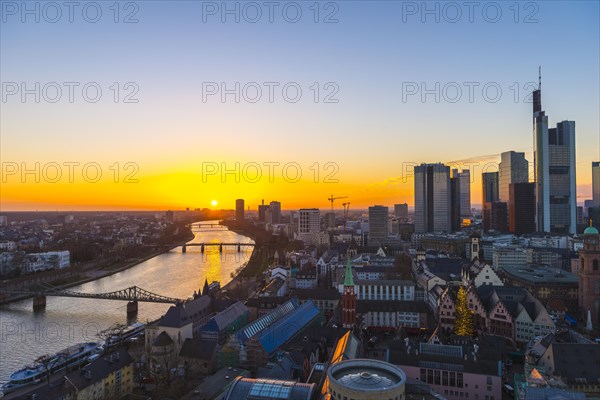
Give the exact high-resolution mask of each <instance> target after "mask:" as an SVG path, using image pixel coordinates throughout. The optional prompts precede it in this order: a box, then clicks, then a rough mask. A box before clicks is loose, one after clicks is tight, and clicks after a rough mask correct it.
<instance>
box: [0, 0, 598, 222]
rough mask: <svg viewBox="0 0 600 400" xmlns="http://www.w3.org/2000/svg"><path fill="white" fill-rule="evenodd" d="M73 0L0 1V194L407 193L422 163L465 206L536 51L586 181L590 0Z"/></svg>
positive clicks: (67, 203)
mask: <svg viewBox="0 0 600 400" xmlns="http://www.w3.org/2000/svg"><path fill="white" fill-rule="evenodd" d="M72 4H73V6H72V8H69V7H68V6H65V5H64V3H63V2H26V3H23V2H13V1H4V0H2V1H0V5H1V12H2V16H1V18H2V20H1V25H0V78H1V81H2V99H1V102H0V107H1V110H0V111H1V119H0V159H1V164H2V171H1V172H2V176H1V190H0V209H1V210H2V211H10V210H95V209H106V210H127V209H181V208H185V207H190V208H204V207H211V206H212V205H211V202H212V201H216V202H217V208H221V207H223V208H233V207H234V205H235V203H234V201H235V199H237V198H244V199H245V200H246V205H247V206H249V207H250V208H251V209H256V207H257V205H258V204H260V202H261V200H262V199H264V200H265V202H267V203H268V202H270V201H272V200H279V201H281V203H282V208H284V209H294V208H301V207H321V208H326V207H329V202H328V201H327V198H328V197H329V196H331V195H332V194H333V195H334V196H348V198H347V199H346V200H344V201H349V202H350V203H351V208H359V207H367V206H369V205H374V204H383V205H387V206H392V205H393V204H394V203H404V202H407V203H409V205H411V206H412V204H413V202H414V201H413V199H414V197H413V180H412V167H413V166H414V165H415V164H420V163H422V162H444V163H448V164H449V165H452V166H455V167H457V168H460V169H463V168H469V169H470V170H471V175H472V180H473V181H472V185H471V201H472V203H473V204H479V203H481V173H482V172H485V171H493V170H497V162H498V161H499V155H500V153H501V152H504V151H508V150H515V151H522V152H525V153H526V157H527V159H528V160H529V161H530V162H531V161H533V156H532V146H533V134H532V105H531V102H530V92H531V90H532V89H533V88H534V87H535V86H536V85H537V82H538V66H541V67H542V104H543V108H544V110H545V111H546V113H547V114H548V115H549V123H550V125H551V126H555V125H556V123H557V122H560V121H562V120H567V119H568V120H574V121H575V122H576V143H577V165H576V168H577V188H578V193H577V194H578V201H579V202H580V203H581V202H583V200H585V199H587V198H591V163H592V161H597V160H600V121H599V119H600V117H599V110H600V100H599V98H600V72H599V71H600V62H599V56H600V54H599V53H600V29H599V21H600V7H599V2H598V1H579V2H578V1H569V2H562V1H540V2H476V3H465V2H433V1H432V2H420V1H419V2H410V1H408V2H407V1H347V0H344V1H338V2H328V1H320V2H315V1H297V2H278V1H274V2H263V1H260V2H248V1H241V2H237V1H227V2H221V1H219V2H210V1H209V2H203V1H194V0H190V1H169V2H167V1H153V0H148V1H146V0H144V1H133V2H113V1H98V2H73V3H72ZM465 4H473V6H472V8H469V6H468V5H465ZM26 7H28V8H26ZM36 7H37V8H36ZM335 205H336V208H341V201H338V202H337V203H336V204H335Z"/></svg>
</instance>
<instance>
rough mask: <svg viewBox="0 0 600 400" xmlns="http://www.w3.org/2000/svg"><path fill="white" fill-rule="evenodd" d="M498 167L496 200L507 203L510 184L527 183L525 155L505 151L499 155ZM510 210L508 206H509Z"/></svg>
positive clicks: (527, 165)
mask: <svg viewBox="0 0 600 400" xmlns="http://www.w3.org/2000/svg"><path fill="white" fill-rule="evenodd" d="M500 158H501V161H500V165H499V167H498V169H499V171H498V189H499V191H498V198H499V201H503V202H506V203H510V202H509V197H510V188H509V185H510V184H511V183H522V182H529V163H528V161H527V160H526V159H525V153H519V152H516V151H506V152H504V153H502V154H501V155H500ZM509 208H510V204H509Z"/></svg>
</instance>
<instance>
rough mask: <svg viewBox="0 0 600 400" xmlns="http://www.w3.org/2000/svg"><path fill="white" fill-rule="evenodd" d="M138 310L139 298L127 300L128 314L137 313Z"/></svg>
mask: <svg viewBox="0 0 600 400" xmlns="http://www.w3.org/2000/svg"><path fill="white" fill-rule="evenodd" d="M137 312H138V302H137V300H133V301H129V302H127V315H130V314H136V313H137Z"/></svg>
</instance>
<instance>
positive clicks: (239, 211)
mask: <svg viewBox="0 0 600 400" xmlns="http://www.w3.org/2000/svg"><path fill="white" fill-rule="evenodd" d="M235 219H236V221H243V220H244V199H237V200H236V201H235Z"/></svg>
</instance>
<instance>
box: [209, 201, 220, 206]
mask: <svg viewBox="0 0 600 400" xmlns="http://www.w3.org/2000/svg"><path fill="white" fill-rule="evenodd" d="M210 204H211V205H212V206H213V207H215V206H216V205H217V204H218V203H217V201H216V200H213V201H211V202H210Z"/></svg>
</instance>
